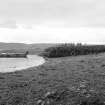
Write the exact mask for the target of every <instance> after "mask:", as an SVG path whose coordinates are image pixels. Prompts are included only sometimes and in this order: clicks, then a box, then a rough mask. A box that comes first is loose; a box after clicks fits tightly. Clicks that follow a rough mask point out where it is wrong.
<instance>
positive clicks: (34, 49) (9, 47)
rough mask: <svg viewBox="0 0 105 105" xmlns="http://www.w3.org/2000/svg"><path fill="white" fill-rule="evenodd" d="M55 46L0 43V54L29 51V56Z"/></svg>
mask: <svg viewBox="0 0 105 105" xmlns="http://www.w3.org/2000/svg"><path fill="white" fill-rule="evenodd" d="M53 45H55V44H51V43H50V44H44V43H41V44H24V43H2V42H0V52H24V51H29V53H30V54H38V53H40V52H42V51H43V50H44V49H46V48H48V47H51V46H53Z"/></svg>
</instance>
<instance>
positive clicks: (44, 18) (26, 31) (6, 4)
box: [0, 0, 105, 44]
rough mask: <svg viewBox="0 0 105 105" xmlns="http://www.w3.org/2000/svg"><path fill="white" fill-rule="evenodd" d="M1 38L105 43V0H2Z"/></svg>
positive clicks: (20, 40)
mask: <svg viewBox="0 0 105 105" xmlns="http://www.w3.org/2000/svg"><path fill="white" fill-rule="evenodd" d="M0 42H15V43H17V42H19V43H80V42H82V43H92V44H105V0H0Z"/></svg>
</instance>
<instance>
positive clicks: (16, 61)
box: [0, 55, 45, 72]
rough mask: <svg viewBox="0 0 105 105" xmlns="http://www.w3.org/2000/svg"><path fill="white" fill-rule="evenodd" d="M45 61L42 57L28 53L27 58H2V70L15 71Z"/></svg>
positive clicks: (0, 66)
mask: <svg viewBox="0 0 105 105" xmlns="http://www.w3.org/2000/svg"><path fill="white" fill-rule="evenodd" d="M44 62H45V60H44V59H43V58H42V57H39V56H37V55H28V57H27V58H0V72H13V71H16V70H21V69H26V68H29V67H33V66H38V65H41V64H43V63H44Z"/></svg>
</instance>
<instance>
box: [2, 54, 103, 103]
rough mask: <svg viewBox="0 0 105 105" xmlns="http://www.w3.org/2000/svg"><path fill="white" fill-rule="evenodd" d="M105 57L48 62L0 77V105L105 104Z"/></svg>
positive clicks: (79, 57)
mask: <svg viewBox="0 0 105 105" xmlns="http://www.w3.org/2000/svg"><path fill="white" fill-rule="evenodd" d="M104 102H105V54H99V55H87V56H77V57H62V58H54V59H48V60H47V61H46V63H45V64H44V65H41V66H39V67H33V68H30V69H27V70H23V71H17V72H14V73H5V74H2V73H1V74H0V105H104Z"/></svg>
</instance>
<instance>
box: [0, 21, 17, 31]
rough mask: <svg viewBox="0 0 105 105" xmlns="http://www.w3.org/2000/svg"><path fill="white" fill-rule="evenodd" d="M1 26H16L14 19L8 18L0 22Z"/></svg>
mask: <svg viewBox="0 0 105 105" xmlns="http://www.w3.org/2000/svg"><path fill="white" fill-rule="evenodd" d="M0 27H1V28H14V29H15V28H17V25H16V21H13V20H8V21H4V22H1V23H0Z"/></svg>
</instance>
